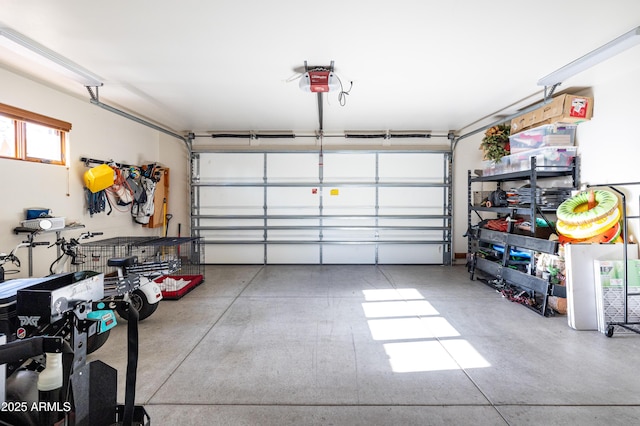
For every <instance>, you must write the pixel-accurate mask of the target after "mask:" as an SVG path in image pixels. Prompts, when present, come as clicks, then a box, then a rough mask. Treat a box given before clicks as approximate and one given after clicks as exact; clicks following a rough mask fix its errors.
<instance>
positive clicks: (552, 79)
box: [538, 27, 640, 87]
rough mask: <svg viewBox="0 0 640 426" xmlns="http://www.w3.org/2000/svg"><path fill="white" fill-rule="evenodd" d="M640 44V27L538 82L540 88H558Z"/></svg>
mask: <svg viewBox="0 0 640 426" xmlns="http://www.w3.org/2000/svg"><path fill="white" fill-rule="evenodd" d="M638 43H640V27H636V28H634V29H633V30H631V31H629V32H627V33H625V34H623V35H621V36H620V37H618V38H616V39H614V40H612V41H610V42H609V43H607V44H605V45H603V46H600V47H599V48H597V49H596V50H594V51H592V52H589V53H587V54H586V55H584V56H582V57H580V58H578V59H576V60H575V61H573V62H571V63H569V64H567V65H565V66H563V67H562V68H560V69H558V70H556V71H554V72H552V73H551V74H549V75H547V76H545V77H542V78H541V79H540V80H538V86H545V87H549V86H557V85H559V84H561V83H562V82H563V81H564V80H566V79H568V78H569V77H573V76H574V75H576V74H579V73H581V72H582V71H585V70H587V69H589V68H591V67H592V66H594V65H597V64H599V63H600V62H602V61H604V60H606V59H609V58H611V57H612V56H615V55H617V54H618V53H620V52H622V51H624V50H626V49H628V48H630V47H633V46H635V45H637V44H638Z"/></svg>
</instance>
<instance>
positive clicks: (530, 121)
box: [511, 95, 593, 134]
mask: <svg viewBox="0 0 640 426" xmlns="http://www.w3.org/2000/svg"><path fill="white" fill-rule="evenodd" d="M592 117H593V98H590V97H587V96H575V95H560V96H556V97H555V98H553V99H552V100H551V102H549V103H548V104H546V105H543V106H541V107H540V108H537V109H535V110H533V111H530V112H527V113H525V114H522V115H521V116H519V117H516V118H514V119H512V120H511V134H514V133H518V132H522V131H523V130H526V129H529V128H531V127H534V126H541V125H543V124H553V123H558V122H560V123H580V122H582V121H587V120H591V118H592Z"/></svg>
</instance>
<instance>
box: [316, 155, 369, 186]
mask: <svg viewBox="0 0 640 426" xmlns="http://www.w3.org/2000/svg"><path fill="white" fill-rule="evenodd" d="M322 171H323V177H324V181H325V182H375V175H376V155H375V154H373V153H360V154H353V153H349V154H346V153H326V154H324V160H323V169H322Z"/></svg>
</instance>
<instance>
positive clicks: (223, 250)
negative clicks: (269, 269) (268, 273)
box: [205, 244, 264, 264]
mask: <svg viewBox="0 0 640 426" xmlns="http://www.w3.org/2000/svg"><path fill="white" fill-rule="evenodd" d="M205 263H211V264H263V263H264V246H263V245H262V244H224V245H218V244H209V245H208V246H207V249H206V250H205Z"/></svg>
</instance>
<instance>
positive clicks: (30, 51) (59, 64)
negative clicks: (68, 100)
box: [0, 26, 102, 87]
mask: <svg viewBox="0 0 640 426" xmlns="http://www.w3.org/2000/svg"><path fill="white" fill-rule="evenodd" d="M0 46H4V47H6V48H7V49H10V50H12V51H14V52H16V53H17V54H18V55H20V56H22V57H24V58H26V59H29V60H31V61H34V62H36V63H38V64H40V65H43V66H45V67H47V68H49V69H51V70H53V71H55V72H57V73H58V74H60V75H64V76H66V77H68V78H70V79H72V80H75V81H77V82H78V83H82V84H83V85H84V86H88V87H99V86H102V81H101V79H100V77H98V76H96V75H95V74H93V73H91V72H90V71H87V70H86V69H84V68H82V67H81V66H80V65H78V64H76V63H74V62H71V61H70V60H68V59H66V58H64V57H62V56H60V55H59V54H57V53H56V52H54V51H53V50H51V49H48V48H46V47H44V46H43V45H41V44H39V43H37V42H35V41H34V40H31V39H30V38H28V37H25V36H24V35H22V34H20V33H18V32H16V31H14V30H13V29H11V28H7V27H2V26H0Z"/></svg>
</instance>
